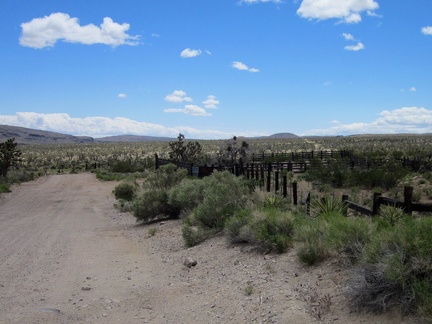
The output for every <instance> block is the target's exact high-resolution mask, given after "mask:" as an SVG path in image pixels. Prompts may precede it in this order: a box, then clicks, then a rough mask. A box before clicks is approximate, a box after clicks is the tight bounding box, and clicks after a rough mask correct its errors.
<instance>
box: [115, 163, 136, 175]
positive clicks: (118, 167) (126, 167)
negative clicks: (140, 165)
mask: <svg viewBox="0 0 432 324" xmlns="http://www.w3.org/2000/svg"><path fill="white" fill-rule="evenodd" d="M135 171H136V167H135V166H134V165H133V164H132V163H131V162H129V161H116V162H114V164H113V165H112V166H111V172H114V173H132V172H135Z"/></svg>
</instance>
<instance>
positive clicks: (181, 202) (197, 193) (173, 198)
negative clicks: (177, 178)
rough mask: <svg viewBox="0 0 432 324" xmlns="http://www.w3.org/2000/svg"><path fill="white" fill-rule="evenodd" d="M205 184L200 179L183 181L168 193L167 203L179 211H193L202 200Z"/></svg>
mask: <svg viewBox="0 0 432 324" xmlns="http://www.w3.org/2000/svg"><path fill="white" fill-rule="evenodd" d="M205 185H206V182H205V181H204V180H201V179H192V180H191V179H184V180H183V181H182V182H181V183H180V184H178V185H176V186H175V187H173V188H172V189H171V190H170V191H169V193H168V203H169V204H170V205H171V206H173V207H176V208H178V209H180V210H193V209H194V208H195V207H197V206H198V205H199V204H200V203H201V202H202V201H203V200H204V187H205Z"/></svg>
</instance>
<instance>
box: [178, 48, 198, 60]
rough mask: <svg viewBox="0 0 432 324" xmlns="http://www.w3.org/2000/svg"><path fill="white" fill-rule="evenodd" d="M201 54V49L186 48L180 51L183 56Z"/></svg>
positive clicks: (189, 56) (188, 56)
mask: <svg viewBox="0 0 432 324" xmlns="http://www.w3.org/2000/svg"><path fill="white" fill-rule="evenodd" d="M199 55H201V50H199V49H190V48H186V49H184V50H183V51H182V52H181V53H180V57H181V58H191V57H196V56H199Z"/></svg>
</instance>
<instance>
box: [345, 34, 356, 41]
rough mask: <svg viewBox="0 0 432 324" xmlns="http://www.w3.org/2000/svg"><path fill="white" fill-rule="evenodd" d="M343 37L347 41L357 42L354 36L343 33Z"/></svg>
mask: <svg viewBox="0 0 432 324" xmlns="http://www.w3.org/2000/svg"><path fill="white" fill-rule="evenodd" d="M342 36H343V37H344V38H345V40H347V41H355V38H354V36H353V35H351V34H348V33H342Z"/></svg>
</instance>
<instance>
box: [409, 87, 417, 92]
mask: <svg viewBox="0 0 432 324" xmlns="http://www.w3.org/2000/svg"><path fill="white" fill-rule="evenodd" d="M409 91H411V92H416V91H417V88H416V87H411V88H410V89H409Z"/></svg>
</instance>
